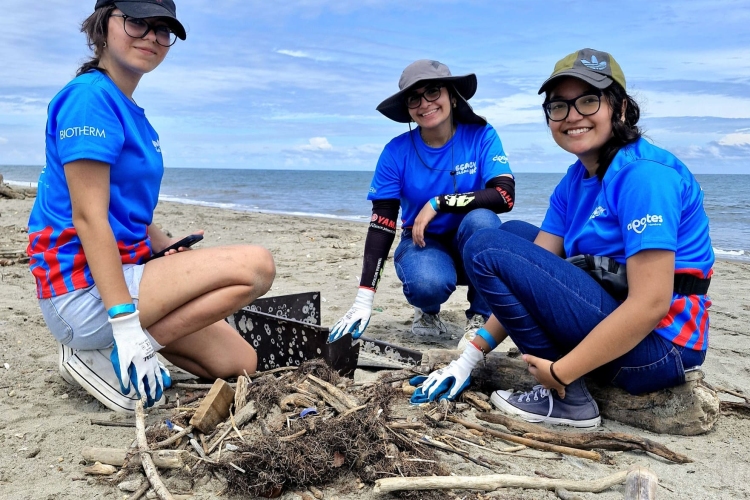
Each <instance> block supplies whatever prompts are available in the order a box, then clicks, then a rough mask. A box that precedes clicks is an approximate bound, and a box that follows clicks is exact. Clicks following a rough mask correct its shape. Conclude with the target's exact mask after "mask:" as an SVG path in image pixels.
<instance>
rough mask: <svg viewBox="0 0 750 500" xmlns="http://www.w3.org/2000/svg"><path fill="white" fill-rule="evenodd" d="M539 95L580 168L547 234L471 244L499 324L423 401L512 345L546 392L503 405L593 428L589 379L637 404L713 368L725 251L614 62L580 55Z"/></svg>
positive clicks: (461, 383) (515, 229) (434, 381)
mask: <svg viewBox="0 0 750 500" xmlns="http://www.w3.org/2000/svg"><path fill="white" fill-rule="evenodd" d="M542 92H545V95H546V98H545V101H544V104H543V108H544V112H545V115H546V118H547V123H548V126H549V128H550V131H551V132H552V137H553V138H554V140H555V142H557V144H558V145H559V146H560V147H561V148H563V149H564V150H565V151H567V152H570V153H572V154H574V155H576V156H577V157H578V161H577V162H576V163H575V164H573V165H572V166H571V167H570V168H569V169H568V172H567V174H566V175H565V177H564V178H563V179H562V181H561V182H560V184H558V185H557V187H556V188H555V190H554V192H553V194H552V196H551V198H550V207H549V209H548V211H547V215H546V217H545V219H544V222H543V223H542V227H541V230H539V229H538V228H535V227H533V226H531V225H529V224H526V223H523V222H519V221H511V222H507V223H505V224H504V225H503V226H502V227H501V229H500V230H485V231H480V232H478V233H477V234H476V235H475V236H474V237H473V238H472V239H470V240H469V241H468V243H467V244H466V248H465V253H464V256H465V259H464V260H465V265H466V270H467V274H468V276H469V279H470V280H471V282H472V283H473V284H474V286H475V287H476V289H477V290H478V292H479V293H480V294H481V295H482V297H484V299H485V300H486V301H487V302H488V303H489V305H490V308H491V309H492V312H493V317H492V318H490V320H489V321H488V322H487V324H486V325H485V327H484V329H482V330H480V331H479V333H478V335H477V337H476V338H475V340H474V342H473V344H472V348H471V349H466V351H465V353H464V354H463V355H462V357H461V358H460V359H459V360H457V361H454V362H453V363H452V364H451V365H450V366H449V367H447V368H445V369H443V370H439V371H436V372H433V373H432V374H431V375H430V377H429V378H428V379H427V380H426V381H425V382H424V384H423V385H422V387H421V388H420V389H419V390H418V392H417V394H416V395H415V399H414V401H417V402H418V401H426V400H434V399H435V398H440V397H455V395H456V394H457V393H458V392H460V391H461V389H462V388H463V387H465V386H466V385H468V382H469V375H470V373H471V370H472V368H473V367H474V366H476V364H477V363H478V362H480V361H481V359H482V356H483V353H487V352H490V351H491V350H492V349H494V348H495V346H497V344H498V343H499V342H500V341H502V340H503V339H504V338H505V337H506V335H510V337H511V339H512V340H513V342H515V344H516V345H517V346H518V348H519V349H520V350H521V352H522V353H524V356H523V359H524V361H526V362H527V363H528V364H529V371H530V372H531V373H532V375H534V377H535V378H536V379H537V381H538V382H539V385H537V386H535V387H534V388H533V389H532V390H531V391H529V392H522V393H515V394H511V393H510V392H508V391H496V392H495V393H493V395H492V398H491V399H492V402H493V403H494V404H495V405H496V406H497V407H498V408H500V409H502V410H505V411H507V412H509V413H512V414H517V415H520V416H521V417H522V418H524V419H526V420H529V421H534V422H548V423H553V424H565V425H572V426H577V427H588V426H595V425H598V424H599V422H600V417H599V410H598V407H597V405H596V402H595V401H594V400H593V398H592V397H591V395H590V394H589V392H588V390H587V389H586V385H585V384H584V381H583V376H584V375H590V376H592V377H594V378H596V379H598V380H600V381H602V382H605V383H611V384H612V385H615V386H618V387H621V388H623V389H625V390H627V391H628V392H630V393H632V394H639V393H644V392H649V391H654V390H658V389H662V388H666V387H671V386H675V385H678V384H681V383H683V382H684V381H685V372H686V371H687V370H690V369H693V368H695V367H697V366H699V365H701V364H702V363H703V361H704V359H705V356H706V348H707V347H708V308H709V306H710V305H711V302H710V299H709V297H708V296H707V295H706V293H707V291H708V284H709V280H710V276H711V272H712V271H711V268H712V266H713V262H714V254H713V250H712V248H711V241H710V239H709V233H708V218H707V216H706V213H705V211H704V209H703V193H702V191H701V188H700V186H699V185H698V183H697V182H696V180H695V179H694V177H693V176H692V174H691V173H690V172H689V171H688V169H687V167H685V165H684V164H683V163H682V162H680V160H678V159H677V158H675V157H674V156H673V155H672V154H670V153H669V152H667V151H664V150H663V149H660V148H657V147H656V146H654V145H652V144H650V143H648V142H647V141H646V140H644V139H643V138H642V137H641V131H640V130H639V128H638V127H637V123H638V119H639V109H638V106H637V104H636V103H635V102H634V101H633V99H632V98H631V97H630V96H629V95H628V94H627V93H626V91H625V77H624V75H623V73H622V70H621V69H620V67H619V65H618V64H617V63H616V62H615V60H614V59H613V58H612V57H611V56H610V55H609V54H607V53H605V52H599V51H596V50H591V49H583V50H581V51H578V52H576V53H573V54H570V55H569V56H567V57H565V58H564V59H562V60H560V61H559V62H558V63H557V65H556V66H555V69H554V71H553V73H552V76H551V77H550V78H549V79H547V81H545V82H544V84H543V85H542V87H541V89H540V91H539V93H542ZM584 256H586V257H584ZM565 257H567V258H568V261H566V260H565ZM574 263H577V264H578V265H579V266H580V267H577V265H574ZM592 276H596V277H597V278H598V279H599V281H601V284H600V282H598V281H597V279H594V278H593V277H592ZM415 382H418V381H415Z"/></svg>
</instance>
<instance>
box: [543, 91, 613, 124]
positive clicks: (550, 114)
mask: <svg viewBox="0 0 750 500" xmlns="http://www.w3.org/2000/svg"><path fill="white" fill-rule="evenodd" d="M601 104H602V93H601V92H598V91H594V90H590V91H588V92H586V93H585V94H583V95H579V96H578V97H576V98H574V99H550V100H549V101H547V102H545V103H544V104H542V108H544V112H545V113H546V114H547V118H549V119H550V120H551V121H553V122H561V121H563V120H564V119H566V118H567V117H568V115H569V114H570V107H571V106H574V107H575V108H576V111H578V113H579V114H580V115H581V116H590V115H593V114H594V113H596V112H597V111H599V107H600V106H601Z"/></svg>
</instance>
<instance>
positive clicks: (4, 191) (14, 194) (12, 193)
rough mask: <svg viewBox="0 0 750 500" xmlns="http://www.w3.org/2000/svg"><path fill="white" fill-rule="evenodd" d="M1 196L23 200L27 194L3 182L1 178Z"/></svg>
mask: <svg viewBox="0 0 750 500" xmlns="http://www.w3.org/2000/svg"><path fill="white" fill-rule="evenodd" d="M0 198H10V199H11V200H23V199H24V198H26V195H25V194H23V193H20V192H18V191H16V190H15V189H13V188H12V187H10V186H7V185H5V184H3V181H2V178H0Z"/></svg>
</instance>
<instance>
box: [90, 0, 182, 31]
mask: <svg viewBox="0 0 750 500" xmlns="http://www.w3.org/2000/svg"><path fill="white" fill-rule="evenodd" d="M108 5H114V6H115V7H117V8H118V9H120V10H121V11H122V13H123V14H125V15H126V16H130V17H135V18H138V19H143V18H146V17H166V18H167V23H168V24H169V27H170V28H171V29H172V31H173V32H174V34H175V35H177V38H179V39H180V40H184V39H185V38H186V37H187V34H186V33H185V27H184V26H183V25H182V23H181V22H180V21H178V20H177V7H175V5H174V2H173V1H172V0H124V1H119V0H97V2H96V6H95V7H94V9H95V10H96V9H98V8H100V7H106V6H108Z"/></svg>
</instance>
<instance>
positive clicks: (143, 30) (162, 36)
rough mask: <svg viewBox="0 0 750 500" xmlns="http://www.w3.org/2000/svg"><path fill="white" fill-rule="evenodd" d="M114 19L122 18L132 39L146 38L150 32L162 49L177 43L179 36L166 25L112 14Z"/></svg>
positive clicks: (126, 32)
mask: <svg viewBox="0 0 750 500" xmlns="http://www.w3.org/2000/svg"><path fill="white" fill-rule="evenodd" d="M111 16H112V17H121V18H122V23H123V27H124V28H125V34H126V35H128V36H129V37H130V38H145V37H146V35H148V32H149V31H153V32H154V35H156V43H158V44H159V45H161V46H162V47H171V46H172V45H174V43H175V42H176V41H177V35H175V34H174V32H172V30H171V29H170V28H169V26H167V25H166V24H159V25H156V26H154V25H152V24H151V23H149V22H147V21H145V20H143V19H140V18H137V17H130V16H126V15H125V14H112V15H111Z"/></svg>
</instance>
